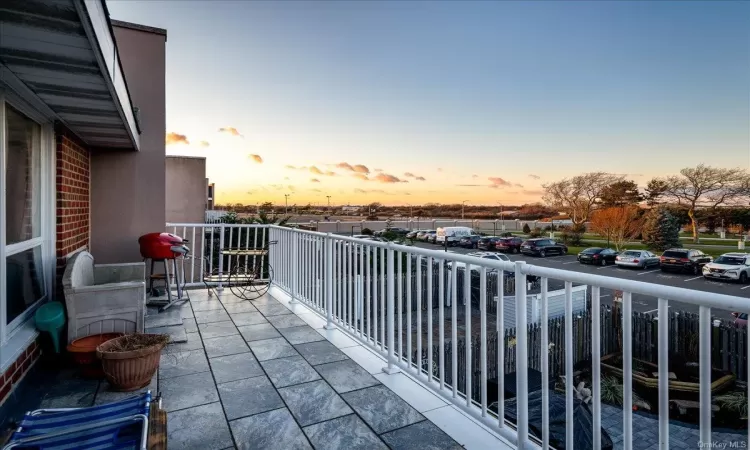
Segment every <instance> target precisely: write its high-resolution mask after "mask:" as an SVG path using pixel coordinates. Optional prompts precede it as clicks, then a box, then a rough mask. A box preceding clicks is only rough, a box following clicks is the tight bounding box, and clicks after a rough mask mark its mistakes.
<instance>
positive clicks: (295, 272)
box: [283, 231, 300, 305]
mask: <svg viewBox="0 0 750 450" xmlns="http://www.w3.org/2000/svg"><path fill="white" fill-rule="evenodd" d="M283 233H288V236H289V237H290V238H291V241H292V264H291V268H292V273H291V276H292V300H291V301H289V304H290V305H295V304H297V303H299V300H297V295H298V293H297V289H299V276H300V273H299V262H298V261H299V239H297V238H298V234H297V232H295V231H289V232H287V231H284V232H283ZM285 242H289V238H287V239H286V240H285Z"/></svg>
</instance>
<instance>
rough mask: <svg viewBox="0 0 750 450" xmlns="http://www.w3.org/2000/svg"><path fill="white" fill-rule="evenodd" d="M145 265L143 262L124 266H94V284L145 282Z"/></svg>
mask: <svg viewBox="0 0 750 450" xmlns="http://www.w3.org/2000/svg"><path fill="white" fill-rule="evenodd" d="M145 280H146V264H145V263H143V262H135V263H124V264H95V265H94V283H95V284H108V283H120V282H123V281H145Z"/></svg>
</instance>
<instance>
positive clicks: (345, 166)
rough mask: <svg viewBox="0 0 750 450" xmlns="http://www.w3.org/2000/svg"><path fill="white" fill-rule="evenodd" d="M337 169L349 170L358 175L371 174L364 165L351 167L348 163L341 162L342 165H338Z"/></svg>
mask: <svg viewBox="0 0 750 450" xmlns="http://www.w3.org/2000/svg"><path fill="white" fill-rule="evenodd" d="M336 167H337V168H339V169H344V170H348V171H350V172H357V173H364V174H368V173H370V169H368V168H367V166H365V165H362V164H355V165H351V164H349V163H347V162H341V163H338V164H336Z"/></svg>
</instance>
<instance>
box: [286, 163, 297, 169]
mask: <svg viewBox="0 0 750 450" xmlns="http://www.w3.org/2000/svg"><path fill="white" fill-rule="evenodd" d="M284 168H286V169H292V170H297V167H296V166H293V165H291V164H287V165H286V166H284Z"/></svg>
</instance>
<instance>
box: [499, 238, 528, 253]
mask: <svg viewBox="0 0 750 450" xmlns="http://www.w3.org/2000/svg"><path fill="white" fill-rule="evenodd" d="M521 244H523V239H521V238H520V237H501V238H500V239H498V240H497V242H495V250H498V251H501V252H511V253H518V252H520V251H521Z"/></svg>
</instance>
